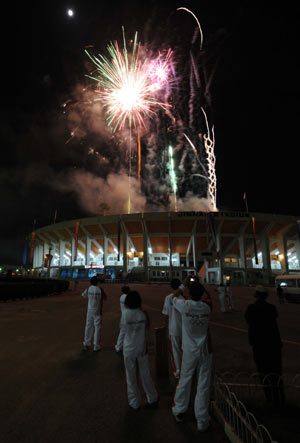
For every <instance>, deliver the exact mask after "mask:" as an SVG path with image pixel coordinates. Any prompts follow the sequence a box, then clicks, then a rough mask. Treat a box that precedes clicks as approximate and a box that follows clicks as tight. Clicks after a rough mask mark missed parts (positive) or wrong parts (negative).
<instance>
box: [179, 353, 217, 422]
mask: <svg viewBox="0 0 300 443" xmlns="http://www.w3.org/2000/svg"><path fill="white" fill-rule="evenodd" d="M211 365H212V354H208V353H207V354H206V355H203V354H201V355H200V354H198V355H197V354H196V355H195V354H192V353H188V352H185V351H183V356H182V364H181V373H180V379H179V383H178V385H177V388H176V392H175V397H174V406H173V408H172V412H173V414H174V415H178V414H183V413H184V412H186V411H187V410H188V407H189V401H190V395H191V386H192V381H193V375H194V373H195V371H197V393H196V397H195V402H194V413H195V417H196V420H197V424H198V426H199V427H201V428H206V427H207V426H208V425H209V420H210V416H209V412H208V409H209V396H210V379H211Z"/></svg>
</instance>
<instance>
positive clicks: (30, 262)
mask: <svg viewBox="0 0 300 443" xmlns="http://www.w3.org/2000/svg"><path fill="white" fill-rule="evenodd" d="M34 243H35V232H32V233H31V242H30V253H29V265H30V266H31V265H32V264H33V251H34Z"/></svg>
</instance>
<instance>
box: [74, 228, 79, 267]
mask: <svg viewBox="0 0 300 443" xmlns="http://www.w3.org/2000/svg"><path fill="white" fill-rule="evenodd" d="M78 234H79V222H76V225H75V244H74V261H76V260H77V250H78Z"/></svg>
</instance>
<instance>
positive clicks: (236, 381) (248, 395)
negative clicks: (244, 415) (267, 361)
mask: <svg viewBox="0 0 300 443" xmlns="http://www.w3.org/2000/svg"><path fill="white" fill-rule="evenodd" d="M217 379H219V380H222V382H223V383H226V385H227V386H228V388H229V389H230V391H231V392H233V393H234V394H235V395H236V397H237V398H238V399H239V400H240V401H243V402H244V403H246V404H263V403H264V402H265V401H266V391H267V395H269V397H270V400H271V402H274V401H276V400H277V401H278V400H279V401H280V400H285V403H288V404H294V405H296V406H299V407H300V374H296V375H294V374H283V375H282V376H278V375H276V374H268V375H266V376H265V377H264V378H262V377H261V376H260V374H259V373H258V372H255V373H253V374H250V373H247V372H239V373H236V374H233V373H231V372H225V373H223V374H217ZM280 396H282V398H280ZM282 402H283V401H282Z"/></svg>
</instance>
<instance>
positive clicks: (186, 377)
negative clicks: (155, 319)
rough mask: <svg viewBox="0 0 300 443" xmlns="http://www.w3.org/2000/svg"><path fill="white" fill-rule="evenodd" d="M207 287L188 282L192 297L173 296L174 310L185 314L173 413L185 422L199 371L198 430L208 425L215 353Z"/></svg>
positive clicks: (196, 401)
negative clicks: (194, 377)
mask: <svg viewBox="0 0 300 443" xmlns="http://www.w3.org/2000/svg"><path fill="white" fill-rule="evenodd" d="M204 291H205V288H204V287H203V286H202V285H201V284H200V283H199V282H194V283H191V284H190V285H189V293H190V297H191V300H186V301H184V300H180V299H178V297H174V299H173V304H174V307H175V309H177V310H178V312H180V313H181V316H182V350H183V356H182V364H181V372H180V379H179V383H178V385H177V388H176V392H175V396H174V405H173V407H172V413H173V415H174V417H175V419H176V421H178V422H182V421H183V414H184V413H185V412H186V411H187V409H188V406H189V400H190V393H191V385H192V380H193V375H194V373H195V371H196V372H197V393H196V397H195V402H194V413H195V417H196V420H197V429H198V430H199V431H205V430H207V429H208V427H209V420H210V416H209V412H208V409H209V395H210V379H211V365H212V353H211V349H210V339H209V334H208V322H209V319H210V315H211V299H206V300H201V297H202V295H203V293H204Z"/></svg>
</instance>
